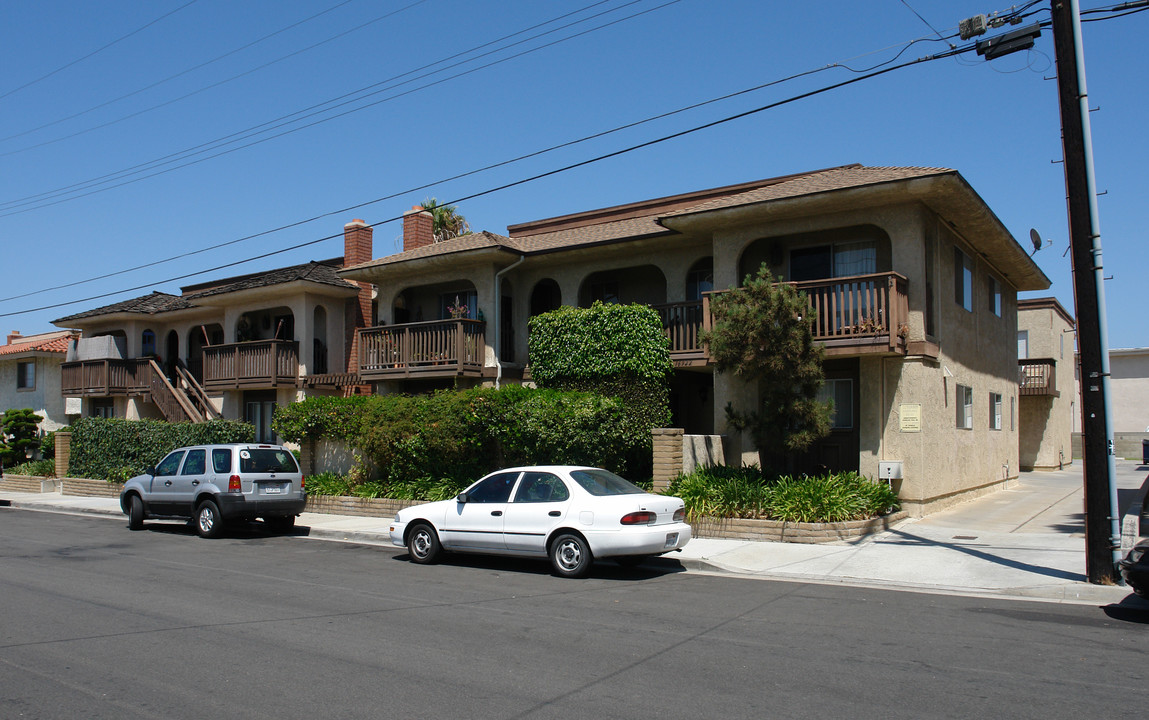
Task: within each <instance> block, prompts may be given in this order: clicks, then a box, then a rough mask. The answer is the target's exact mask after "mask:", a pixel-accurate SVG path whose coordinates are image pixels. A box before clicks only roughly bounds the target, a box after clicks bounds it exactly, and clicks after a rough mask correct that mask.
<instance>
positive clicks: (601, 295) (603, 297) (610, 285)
mask: <svg viewBox="0 0 1149 720" xmlns="http://www.w3.org/2000/svg"><path fill="white" fill-rule="evenodd" d="M595 300H598V301H599V302H602V303H604V304H607V305H610V304H615V305H617V304H618V303H619V302H620V300H619V299H618V283H617V282H614V281H610V282H600V283H593V284H592V285H591V286H590V301H591V302H594V301H595Z"/></svg>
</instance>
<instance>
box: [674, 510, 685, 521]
mask: <svg viewBox="0 0 1149 720" xmlns="http://www.w3.org/2000/svg"><path fill="white" fill-rule="evenodd" d="M685 519H686V508H678V509H677V510H675V511H674V522H682V521H683V520H685Z"/></svg>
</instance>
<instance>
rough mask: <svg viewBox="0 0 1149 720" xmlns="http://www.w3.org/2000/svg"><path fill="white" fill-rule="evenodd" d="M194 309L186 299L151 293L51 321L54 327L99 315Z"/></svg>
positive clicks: (144, 313)
mask: <svg viewBox="0 0 1149 720" xmlns="http://www.w3.org/2000/svg"><path fill="white" fill-rule="evenodd" d="M193 307H196V306H195V305H194V304H192V303H190V302H188V301H187V299H185V298H183V297H180V296H179V295H170V294H168V293H162V292H152V293H151V294H150V295H144V296H142V297H137V298H132V299H131V300H122V301H120V302H118V303H112V304H111V305H104V306H103V307H98V308H95V309H93V310H85V311H84V312H82V313H76V314H75V315H69V316H67V317H62V318H60V319H59V320H53V321H52V323H53V324H54V325H59V324H60V323H68V322H72V321H73V320H82V319H84V318H90V317H98V316H100V315H114V314H117V313H137V314H140V315H155V314H157V313H162V312H171V311H172V310H183V309H186V308H193Z"/></svg>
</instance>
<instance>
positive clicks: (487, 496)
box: [467, 472, 519, 503]
mask: <svg viewBox="0 0 1149 720" xmlns="http://www.w3.org/2000/svg"><path fill="white" fill-rule="evenodd" d="M518 479H519V474H518V473H517V472H505V473H499V474H498V475H492V476H491V477H489V478H487V479H486V480H484V481H483V482H481V483H479V484H478V485H476V486H475V487H473V488H471V489H470V490H468V491H467V502H469V503H505V502H506V501H507V500H508V499H509V498H510V497H511V488H513V487H514V486H515V481H516V480H518Z"/></svg>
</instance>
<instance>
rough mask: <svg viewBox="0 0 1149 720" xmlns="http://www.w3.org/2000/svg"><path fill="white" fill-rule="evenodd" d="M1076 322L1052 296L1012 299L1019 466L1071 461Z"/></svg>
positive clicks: (1043, 466)
mask: <svg viewBox="0 0 1149 720" xmlns="http://www.w3.org/2000/svg"><path fill="white" fill-rule="evenodd" d="M1075 328H1076V325H1075V323H1074V321H1073V316H1072V315H1070V314H1069V313H1068V312H1067V311H1066V310H1065V308H1063V307H1062V306H1061V303H1059V302H1057V300H1056V299H1054V298H1036V299H1031V300H1018V301H1017V364H1018V390H1019V394H1020V396H1021V397H1020V398H1019V401H1020V413H1019V416H1018V423H1019V425H1018V427H1019V430H1020V438H1019V440H1018V442H1019V446H1018V462H1019V463H1020V465H1021V469H1022V470H1034V469H1037V470H1052V469H1060V468H1062V467H1064V466H1065V465H1069V464H1070V463H1072V462H1073V425H1074V422H1075V421H1074V414H1075V413H1076V408H1077V395H1076V394H1075V392H1074V390H1075V389H1076V388H1075V384H1074V373H1075V367H1074V348H1075V345H1074V330H1075Z"/></svg>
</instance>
